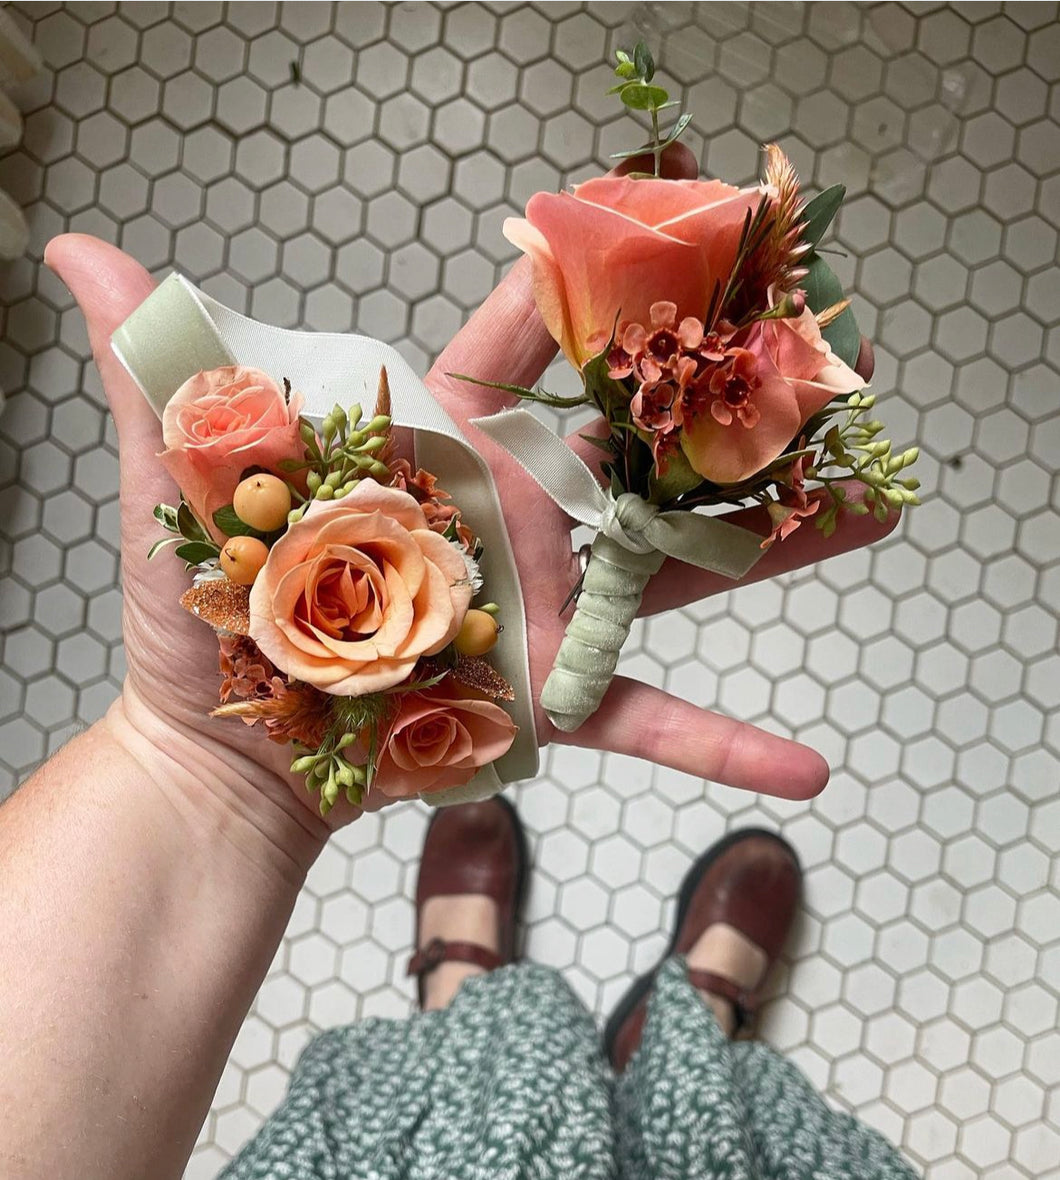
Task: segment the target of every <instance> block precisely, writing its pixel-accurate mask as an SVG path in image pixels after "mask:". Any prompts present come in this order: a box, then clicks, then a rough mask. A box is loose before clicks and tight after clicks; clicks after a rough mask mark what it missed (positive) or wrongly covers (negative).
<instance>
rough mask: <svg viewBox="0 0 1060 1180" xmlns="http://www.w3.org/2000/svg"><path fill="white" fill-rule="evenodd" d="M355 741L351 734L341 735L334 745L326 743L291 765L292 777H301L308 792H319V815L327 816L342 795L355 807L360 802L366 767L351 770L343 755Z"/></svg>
mask: <svg viewBox="0 0 1060 1180" xmlns="http://www.w3.org/2000/svg"><path fill="white" fill-rule="evenodd" d="M356 740H357V735H356V734H354V733H344V734H343V735H342V736H341V737H340V738H339V739H338V741H336V742H334V743H333V744H332V743H327V744H325V745H324V746H321V748H320V749H319V750H315V751H314V752H313V753H310V754H303V755H301V756H300V757H298V758H296V759H295V760H294V761H293V762H292V763H291V773H292V774H304V775H305V785H306V787H307V788H308V790H310V791H313V792H316V791H319V792H320V814H321V815H327V813H328V812H329V811H330V810H331V809H332V808H333V807H334V806H335V804H336V803H337V802H338V798H339V795H340V794H341V793H344V794H345V795H346V798H347V799H348V800H349V802H350V803H352V804H353V805H354V806H355V807H356V806H359V805H360V803H361V802H362V801H363V799H364V792H365V789H366V787H367V786H368V769H369V768H368V766H355V765H353V764H352V763H350V762H347V761H346V758H345V757H344V756H343V751H344V750H345V749H346V748H347V746H351V745H353V743H354V742H355V741H356Z"/></svg>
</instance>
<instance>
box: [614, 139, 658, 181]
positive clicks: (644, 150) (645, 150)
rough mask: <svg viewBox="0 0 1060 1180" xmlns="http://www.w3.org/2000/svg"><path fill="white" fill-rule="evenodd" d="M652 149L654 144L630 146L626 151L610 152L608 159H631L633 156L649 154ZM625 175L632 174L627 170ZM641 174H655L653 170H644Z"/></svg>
mask: <svg viewBox="0 0 1060 1180" xmlns="http://www.w3.org/2000/svg"><path fill="white" fill-rule="evenodd" d="M654 150H655V144H653V143H646V144H644V146H643V147H639V148H630V149H629V150H628V151H625V152H611V154H610V155H609V157H608V159H611V160H632V159H633V157H634V156H647V155H650V154H651V153H652V152H653V151H654ZM626 175H627V176H632V175H633V174H632V173H630V172H627V173H626ZM643 175H644V176H654V175H655V174H654V173H653V172H645V173H643Z"/></svg>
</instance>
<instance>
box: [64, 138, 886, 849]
mask: <svg viewBox="0 0 1060 1180" xmlns="http://www.w3.org/2000/svg"><path fill="white" fill-rule="evenodd" d="M667 164H668V167H669V169H670V172H671V174H676V175H695V164H694V160H693V159H692V157H691V153H688V152H687V151H684V150H682V151H679V152H673V151H671V153H669V154H668V160H667ZM629 166H632V167H635V166H636V162H635V161H634V162H632V164H631V165H629ZM45 260H46V262H47V264H48V265H49V266H50V267H51V268H52V269H53V270H55V272H56V273H57V274H58V275H59V277H60V278H61V279H62V280H63V281H64V282H65V283H66V284H67V286H68V287H69V288H70V290H71V292H72V293H73V295H74V297H75V299H76V300H77V302H78V304H79V306H80V308H81V310H82V312H83V313H84V316H85V319H86V322H87V325H88V331H89V337H90V340H91V343H92V349H93V353H94V355H95V359H96V363H97V364H98V366H99V370H100V374H101V376H102V379H103V385H104V389H105V391H106V394H107V399H108V402H109V404H110V408H111V412H112V413H113V415H114V419H115V424H116V426H117V431H118V440H119V446H120V455H121V504H122V570H123V583H124V594H125V614H124V634H125V645H126V655H127V662H128V668H129V674H128V679H127V681H126V685H125V687H124V692H123V706H124V708H125V710H126V712H127V713H128V714H129V716H130V717H133V718H136V719H137V720H136V724H137V725H138V726H141V727H159V728H160V729H161V730H163V731H165V732H166V735H167V737H173V738H175V739H177V740H182V741H190V742H193V743H198V744H200V745H201V744H208V745H210V746H212V747H213V748H214V749H215V751H216V752H217V754H218V755H219V756H220V757H221V758H222V759H230V760H231V762H232V765H233V767H234V768H235V769H238V772H239V773H241V774H243V775H244V776H248V774H249V776H250V777H254V778H256V780H257V782H258V785H259V787H260V789H261V790H262V791H263V792H264V793H265V794H266V795H267V796H268V797H269V798H270V799H272V800H273V801H274V802H276V803H277V804H279V805H280V806H281V808H282V809H283V810H284V811H286V812H288V813H290V812H291V806H290V804H291V799H292V795H293V798H294V799H296V800H297V801H298V803H299V804H300V805H301V806H300V807H299V808H297V809H296V810H297V812H298V813H299V818H300V820H301V822H302V823H303V824H305V823H308V824H311V825H315V824H316V823H317V822H318V819H317V816H316V800H315V798H313V797H312V796H310V795H309V794H308V793H307V792H306V790H305V788H304V785H303V784H302V781H301V779H300V778H298V777H296V776H292V775H290V774H289V773H288V772H287V767H288V765H289V760H290V752H289V750H288V748H286V747H280V746H277V745H275V744H274V743H270V742H268V741H266V740H264V737H263V735H262V734H260V733H259V732H257V731H256V730H252V729H249V728H248V727H246V726H245V725H243V723H242V722H239V721H236V720H231V721H225V722H219V721H209V720H208V719H207V717H206V715H207V714H208V713H209V711H210V710H211V709H212V708H214V707H215V705H216V703H217V685H218V670H217V644H216V640H215V638H214V635H213V634H212V632H211V631H210V630H209V628H207V627H206V626H204V625H203V623H202V622H201V621H199V620H198V619H195V618H194V617H192V616H191V615H188V614H186V613H185V612H184V611H183V610H181V609H179V608H178V607H177V606H176V605H175V604H176V602H177V600H178V598H179V597H180V594H181V592H182V591H183V590H184V589H185V588H186V586H187V576H186V574H185V573H184V570H183V568H182V566H181V565H180V563H179V562H177V561H175V560H172V559H169V560H167V559H166V557H161V558H158V559H156V560H155V561H154V562H152V563H151V564H150V566H149V565H148V562H147V552H148V550H149V548H150V546H151V544H152V543H153V541H154V540H156V539H157V535H158V526H157V522H156V521H155V520H154V517H153V516H152V509H153V507H154V505H155V504H157V503H160V502H166V503H172V502H174V498H175V495H176V492H175V488H174V486H173V484H172V482H171V481H170V479H169V477H168V475H167V474H166V473H165V471H164V470H163V469H162V467H161V465H160V464H159V463H158V462H157V460H156V455H157V454H158V452H159V451H160V450H161V448H162V441H161V428H160V425H159V422H158V419H157V418H156V416H155V414H154V412H153V411H152V410H151V409H150V407H149V406H148V404H147V402H146V401H145V400H144V398H143V396H142V395H141V393H140V392H139V390H138V389H137V388H136V386H135V384H134V383H133V381H132V380H131V378H130V377H129V375H128V374H127V373H126V372H125V370H124V368H123V367H122V366H121V365H120V364H119V363H118V361H117V359H116V357H115V356H114V354H113V353H112V352H111V350H110V337H111V334H112V333H113V331H114V330H115V328H117V327H118V325H119V324H121V323H122V322H123V321H124V320H125V318H126V317H127V316H128V315H129V314H130V313H131V312H132V311H133V310H134V309H135V308H136V307H137V306H138V305H139V304H140V303H141V302H142V301H143V300H144V299H145V298H146V297H147V296H148V295H149V294H150V293H151V291H152V290H153V288H154V286H155V284H154V281H153V280H152V279H151V278H150V276H149V275H148V274H147V272H146V271H145V270H144V269H143V268H142V267H141V266H140V265H139V264H138V263H137V262H135V261H134V260H133V259H131V258H129V257H128V256H127V255H125V254H123V253H122V252H121V251H120V250H118V249H116V248H115V247H113V246H109V245H107V244H105V243H103V242H100V241H97V240H95V239H93V238H89V237H86V236H83V235H76V234H69V235H64V236H63V237H60V238H57V239H55V240H54V241H53V242H52V243H51V244H50V245H49V247H48V250H47V254H46V259H45ZM554 354H555V344H554V342H553V341H552V339H551V338H550V337H549V336H548V334H547V332H546V331H545V329H544V326H543V324H542V323H541V321H540V318H539V317H538V315H537V311H536V309H535V307H534V303H533V297H532V293H531V287H530V272H529V267H528V265H527V263H526V261H525V260H523V261H520V262H519V263H517V264H516V265H515V267H513V269H512V271H511V273H510V274H509V275H508V277H507V278H506V279H505V281H504V282H503V283H502V284H501V285H500V286H499V287H498V288H497V290H496V291H495V292H494V293H493V294H492V295H491V296H490V297H489V298H488V299H487V300H486V302H485V303H484V304H483V305H482V307H481V308H480V309H479V310H478V312H477V313H476V314H475V315H474V316H473V317H472V319H471V320H470V321H469V323H468V324H467V325H466V326H465V327H464V329H463V330H462V331H461V332H460V333H459V334H458V335H457V337H456V338H455V339H454V340H453V342H452V343H451V344H450V345H449V347H448V348H447V349H446V350H445V352H444V353H443V354H442V356H441V357H440V358H439V359H438V362H437V363H436V364H435V365H434V367H433V368H432V370H431V372H430V374H428V376H427V379H426V382H427V385H428V387H429V388H430V389H431V391H432V392H433V393H434V394H435V396H436V397H437V398H438V399H439V401H440V402H441V403H442V404H443V405H444V406H445V408H446V409H447V411H448V412H449V413H450V414H451V415H452V417H453V418H454V419H455V420H456V421H457V422H458V423H459V424H460V425H461V427H462V428H464V429H465V430H466V431H467V432H468V433H469V434H471V435H475V436H476V443H477V444H478V445H480V447H481V450H482V453H483V454H485V455H486V456H487V458H488V459H489V462H490V464H491V467H492V468H493V471H494V474H495V478H496V480H497V485H498V489H499V491H500V495H501V499H502V504H503V507H504V513H505V519H506V522H507V526H508V530H509V533H510V536H511V539H512V544H513V547H514V549H515V554H516V561H517V563H518V566H519V569H520V573H521V577H522V582H523V593H524V597H525V600H526V609H527V624H528V637H529V643H530V666H531V679H532V682H533V690H534V697H535V700H536V699H537V697H538V696H539V694H540V690H541V686H542V685H543V683H544V680H545V677H546V676H547V675H548V671H549V669H550V668H551V665H552V660H553V657H554V655H555V652H556V650H557V648H558V646H559V642H560V640H561V638H562V635H563V629H564V626H565V621H566V616H563V617H561V616H560V614H559V607H560V605H561V603H562V601H563V599H564V597H565V596H566V594H567V593H568V591H569V589H570V587H571V586H572V585H573V583H574V581H575V580H576V578H577V576H578V568H577V557H576V554H575V553H574V552H573V550H572V547H571V543H570V529H571V521H570V520H569V518H567V517H566V516H565V515H564V514H563V512H562V511H561V510H560V509H559V508H558V507H557V506H556V504H555V503H554V502H553V501H552V500H551V499H549V498H548V497H547V496H546V495H545V494H544V493H543V492H542V491H541V489H540V488H539V487H538V485H537V484H536V483H535V482H534V481H533V480H532V479H531V478H530V477H529V476H528V475H527V474H526V473H525V472H524V471H523V470H522V468H521V467H519V465H518V464H517V463H516V462H515V461H514V460H513V459H512V458H511V456H509V455H508V454H507V453H506V452H504V451H503V450H501V449H500V448H498V447H495V446H493V445H492V444H491V443H490V442H489V441H488V440H487V439H485V438H483V437H482V436H481V435H480V434H478V433H477V432H476V431H475V429H474V427H471V426H469V425H468V420H469V419H470V418H474V417H476V416H478V415H481V414H487V413H491V412H493V411H495V410H496V409H498V408H500V407H501V406H503V405H506V404H509V402H510V400H511V399H507V398H505V397H504V396H503V395H500V394H498V393H496V392H495V391H492V390H488V389H486V388H485V387H482V386H470V385H468V384H467V383H466V382H458V381H454V380H453V379H451V378H450V377H448V376H447V374H449V373H453V372H464V373H471V374H474V375H475V376H479V377H481V378H482V379H483V380H486V381H504V382H508V383H514V384H523V385H533V384H534V383H535V382H536V381H537V380H538V379H539V378H540V376H541V374H542V372H543V371H544V369H545V368H546V366H547V365H548V363H549V362H550V361H551V359H552V357H553V356H554ZM568 441H569V442H570V443H571V445H572V446H573V447H574V448H575V449H576V450H578V451H579V453H581V454H582V456H583V458H586V459H587V460H591V459H592V458H593V456H592V455H589V454H586V450H587V448H586V446H585V444H583V443H581V441H580V440H578V439H577V438H572V439H570V440H568ZM734 519H739V520H740V521H741V523H746V524H747V525H748V527H752V528H757V529H758V531H760V532H764V531H766V529H765V528H764V527H763V518H762V514H761V512H760V510H758V509H753V510H745V511H742V512H739V513H736V514H734ZM892 526H893V521H891V522H888V524H887V525H884V526H880V525H878V524H877V523H876V522H875V521H874V520H873V518H872V517H867V518H866V517H853V516H851V517H848V518H847V519H846V520H844V522H843V528H841V529H839V530H838V531H837V533H836V534H835V535H834V536H833V537H832V538H831V539H830V540H827V541H826V540H824V539H823V538H822V537H821V535H820V534H819V533H818V532H817V531H816V530H811V529H809V528H806V529H801V530H799V532H798V533H796V534H795V536H794V537H792V538H791V539H789V540H787V541H785V542H784V544H783V545H777V546H775V547H774V548H773V549H772V550H771V551H770V552H769V553H768V554H766V556H765V557H764V558H763V559H762V560H761V561H760V562H759V563H758V565H757V566H756V567H755V569H754V571H753V572H752V574H751V575H749V577H748V578H747V579H745V581H755V580H758V579H760V578H763V577H770V576H773V575H774V574H776V573H780V572H783V571H785V570H789V569H794V568H797V567H799V566H802V565H806V564H809V563H811V562H814V561H818V560H821V559H823V558H825V557H828V556H831V555H833V554H836V553H840V552H844V551H846V550H849V549H852V548H855V547H857V546H859V545H861V544H865V543H868V542H870V541H872V540H875V539H877V538H878V537H880V536H881V535H883V534H884V533H886V531H888V528H889V527H892ZM731 586H732V583H730V582H728V581H727V580H726V579H723V578H720V577H717V576H716V575H710V574H707V573H704V572H703V571H699V570H690V569H689V567H687V566H682V565H679V563H676V562H673V561H668V562H667V563H666V565H665V566H664V567H663V570H662V571H661V573H660V574H659V575H658V576H657V577H656V578H655V579H654V580H653V582H652V584H651V586H650V587H649V590H648V593H647V595H646V596H645V609H646V610H649V611H651V610H661V609H667V608H670V607H674V606H679V605H682V604H683V603H686V602H689V601H693V600H695V599H697V598H701V597H705V596H706V595H708V594H713V593H718V592H720V591H721V590H725V589H730V588H731ZM537 733H538V739H539V741H540V742H541V744H546V743H547V742H549V741H553V740H557V741H563V742H567V743H571V744H575V745H581V746H588V747H592V748H599V749H603V750H610V751H614V752H617V753H622V754H630V755H633V756H636V757H643V758H647V759H649V760H650V761H653V762H657V763H659V764H661V765H666V766H671V767H675V768H677V769H679V770H683V771H688V772H690V773H694V774H698V775H703V776H704V777H707V778H711V779H714V780H716V781H719V782H724V783H729V784H731V785H734V786H741V787H747V788H750V789H753V790H759V791H765V792H768V793H772V794H780V795H786V796H789V797H792V798H802V797H807V796H810V795H813V794H815V793H816V792H817V791H819V790H820V789H821V788H822V787H823V786H824V784H825V782H826V780H827V775H828V770H827V766H826V765H825V763H824V761H823V759H821V758H820V756H819V755H817V754H816V753H814V752H813V751H811V750H809V749H807V748H806V747H803V746H800V745H797V744H795V743H792V742H788V741H786V740H784V739H781V738H778V737H776V736H773V735H770V734H767V733H765V732H763V731H761V730H758V729H756V728H754V727H753V726H750V725H747V724H745V723H742V722H739V721H735V720H732V719H730V718H725V717H722V716H720V715H718V714H715V713H711V712H708V711H705V710H702V709H699V708H697V707H696V706H693V705H690V704H688V703H687V702H685V701H681V700H679V699H677V698H675V697H673V696H670V695H669V694H667V693H665V692H663V691H662V690H659V689H655V688H652V687H650V686H647V685H643V684H640V683H637V682H634V681H632V680H629V679H627V678H624V677H616V679H615V682H614V684H613V685H612V687H611V689H610V691H609V693H608V694H607V697H606V698H605V701H604V704H603V706H602V707H601V709H600V711H599V712H598V713H597V714H596V716H594V717H593V718H592V719H590V721H588V722H587V723H586V724H585V725H583V726H582V727H581V729H579V730H578V731H577V732H575V733H573V734H561V733H557V732H556V731H555V730H553V728H552V726H551V725H550V723H549V722H548V720H547V719H546V718H545V716H544V715H543V713H542V712H541V710H540V709H538V710H537ZM158 740H161V738H159V739H158ZM262 772H264V773H262ZM384 802H386V800H384V799H382V798H381V797H380V796H376V797H375V798H374V799H372V800H371V801H370V803H369V804H368V806H372V807H374V806H378V805H380V804H381V803H384ZM355 815H356V809H352V808H349V807H348V806H346V805H342V806H340V807H336V808H335V810H334V811H333V812H332V813H331V815H330V816H329V819H328V825H329V826H331V827H334V826H337V825H338V824H339V823H342V822H348V820H349V819H351V818H353V817H354V816H355Z"/></svg>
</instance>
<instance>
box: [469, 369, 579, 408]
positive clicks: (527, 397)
mask: <svg viewBox="0 0 1060 1180" xmlns="http://www.w3.org/2000/svg"><path fill="white" fill-rule="evenodd" d="M446 376H447V377H452V378H453V380H454V381H470V382H471V384H472V385H482V386H485V388H486V389H499V390H501V391H502V392H503V393H514V394H515V396H516V397H521V398H522V399H523V401H528V402H541V404H542V405H546V406H551V407H552V408H553V409H555V410H573V409H574V408H575V407H576V406H584V405H585V403H586V402H587V401H588V398H587V397H586V396H585V395H584V394H579V395H578V396H576V397H561V396H560V395H559V394H558V393H549V392H548V390H547V389H527V388H526V387H525V386H524V385H505V384H504V383H503V382H502V381H482V380H480V379H479V378H478V377H468V376H467V375H466V374H464V373H446Z"/></svg>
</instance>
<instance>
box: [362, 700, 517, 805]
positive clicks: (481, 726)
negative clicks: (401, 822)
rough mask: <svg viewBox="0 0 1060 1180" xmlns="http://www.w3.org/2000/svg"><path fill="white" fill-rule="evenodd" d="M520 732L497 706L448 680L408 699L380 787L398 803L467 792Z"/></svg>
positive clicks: (384, 758)
mask: <svg viewBox="0 0 1060 1180" xmlns="http://www.w3.org/2000/svg"><path fill="white" fill-rule="evenodd" d="M516 732H517V727H516V725H515V724H514V722H513V721H512V719H511V718H510V717H509V716H508V714H507V713H505V711H504V710H503V709H502V708H501V707H500V706H499V705H495V704H494V703H493V702H492V701H487V700H484V699H483V698H482V697H480V696H478V695H476V694H475V693H473V692H472V691H471V690H469V689H464V688H462V687H461V686H460V685H458V684H451V683H449V681H447V680H443V681H442V683H441V684H438V685H435V686H434V687H432V688H429V689H425V690H424V691H423V692H410V693H406V694H404V695H402V697H401V704H400V706H399V708H398V712H397V714H396V716H395V717H394V720H393V722H392V723H391V725H390V730H389V732H388V734H387V737H386V740H385V742H384V743H383V747H382V750H381V752H380V756H379V762H378V765H377V768H376V775H375V779H374V785H375V786H376V787H378V789H379V790H380V791H381V792H382V793H383V794H384V795H387V796H388V797H390V798H392V799H405V798H408V797H409V796H412V795H419V794H421V793H422V792H425V791H441V790H445V789H446V788H448V787H459V786H463V784H464V783H466V782H468V781H469V779H471V778H472V776H473V775H474V773H475V771H476V770H478V769H479V767H481V766H486V765H488V764H489V763H491V762H495V761H496V760H497V759H498V758H500V757H501V755H502V754H505V753H507V751H508V748H509V747H510V746H511V744H512V742H513V741H514V740H515V735H516Z"/></svg>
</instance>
